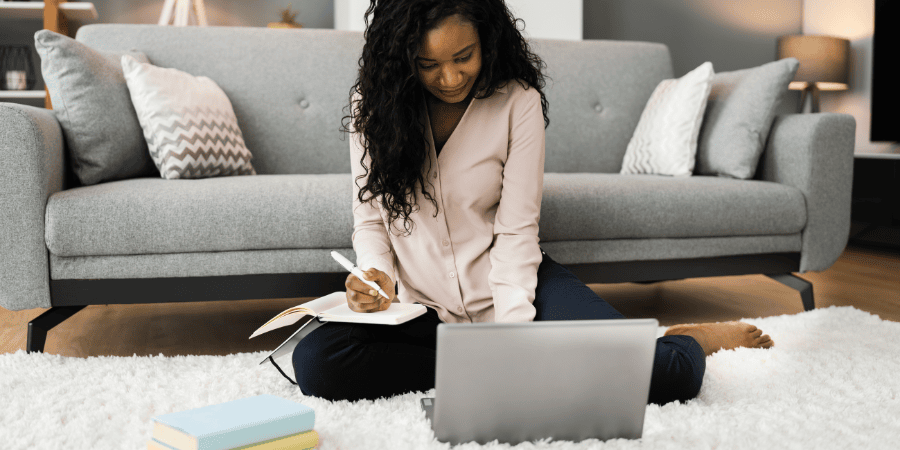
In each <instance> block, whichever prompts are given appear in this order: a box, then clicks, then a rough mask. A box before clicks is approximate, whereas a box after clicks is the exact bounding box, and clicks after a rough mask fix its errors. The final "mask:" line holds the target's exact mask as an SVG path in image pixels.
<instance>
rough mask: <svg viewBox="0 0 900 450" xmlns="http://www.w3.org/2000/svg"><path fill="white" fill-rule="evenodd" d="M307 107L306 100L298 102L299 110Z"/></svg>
mask: <svg viewBox="0 0 900 450" xmlns="http://www.w3.org/2000/svg"><path fill="white" fill-rule="evenodd" d="M308 106H309V102H308V101H306V99H303V100H300V107H301V108H306V107H308Z"/></svg>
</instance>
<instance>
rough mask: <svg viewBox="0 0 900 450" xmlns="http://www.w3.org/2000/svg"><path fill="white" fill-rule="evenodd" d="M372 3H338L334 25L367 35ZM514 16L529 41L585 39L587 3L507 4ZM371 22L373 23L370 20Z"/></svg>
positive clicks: (536, 0) (526, 0)
mask: <svg viewBox="0 0 900 450" xmlns="http://www.w3.org/2000/svg"><path fill="white" fill-rule="evenodd" d="M370 4H371V3H370V1H369V0H335V7H334V13H335V18H334V24H335V28H336V29H338V30H354V31H365V30H366V22H365V20H364V16H365V13H366V9H367V8H368V7H369V5H370ZM506 5H507V6H508V7H509V9H510V10H511V11H512V13H513V16H515V17H516V18H517V19H522V22H519V23H518V24H517V26H518V27H519V29H520V30H521V29H522V23H524V27H525V28H524V30H522V34H523V35H525V37H526V38H527V39H530V38H535V37H537V38H549V39H565V40H570V41H579V40H581V39H582V36H583V31H582V23H583V17H582V10H583V0H553V1H552V2H550V1H547V0H506ZM370 20H371V19H370Z"/></svg>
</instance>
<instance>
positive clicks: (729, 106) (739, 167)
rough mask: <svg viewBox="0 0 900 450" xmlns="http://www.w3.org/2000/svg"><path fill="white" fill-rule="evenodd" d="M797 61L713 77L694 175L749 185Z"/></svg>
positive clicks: (787, 59) (765, 65) (769, 64)
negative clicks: (741, 180) (718, 177)
mask: <svg viewBox="0 0 900 450" xmlns="http://www.w3.org/2000/svg"><path fill="white" fill-rule="evenodd" d="M799 67H800V61H799V60H797V58H784V59H781V60H779V61H773V62H770V63H767V64H763V65H761V66H759V67H754V68H751V69H743V70H736V71H733V72H722V73H717V74H716V75H715V76H713V79H712V88H711V90H710V93H709V99H708V100H707V104H706V112H705V114H704V116H703V124H702V125H701V127H700V137H699V139H698V141H697V161H696V163H697V167H696V169H695V171H694V174H695V175H718V176H720V177H731V178H738V179H743V180H747V179H751V178H753V176H754V175H755V172H756V166H757V165H758V163H759V158H760V156H761V155H762V152H763V150H764V148H765V143H766V138H767V137H768V136H769V129H770V128H771V127H772V122H773V121H774V120H775V112H776V110H777V109H778V106H779V104H780V103H781V102H782V101H783V100H784V98H785V97H786V96H787V93H788V84H790V82H791V80H793V79H794V75H795V74H796V73H797V68H799Z"/></svg>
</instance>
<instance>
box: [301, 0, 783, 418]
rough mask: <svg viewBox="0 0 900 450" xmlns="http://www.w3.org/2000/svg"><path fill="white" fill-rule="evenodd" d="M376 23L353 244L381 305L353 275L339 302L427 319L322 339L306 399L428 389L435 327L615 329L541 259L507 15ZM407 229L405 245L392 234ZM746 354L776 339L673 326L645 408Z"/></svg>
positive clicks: (537, 104) (447, 1)
mask: <svg viewBox="0 0 900 450" xmlns="http://www.w3.org/2000/svg"><path fill="white" fill-rule="evenodd" d="M373 12H374V14H373V15H372V22H371V23H370V24H367V29H366V34H365V41H366V42H365V45H364V48H363V54H362V58H361V68H360V72H359V79H358V82H357V84H356V85H354V87H353V89H351V107H353V106H355V108H354V109H353V110H352V113H353V116H352V119H353V121H352V122H351V125H352V127H351V130H350V132H351V133H353V134H352V138H351V140H350V149H351V158H352V161H351V162H352V172H353V176H354V181H355V182H354V199H353V215H354V232H353V236H352V239H353V247H354V250H355V251H356V254H357V256H358V258H359V259H358V265H359V266H360V268H361V269H363V270H365V277H366V279H368V280H373V281H375V282H377V284H378V285H379V286H380V287H381V288H382V289H383V290H384V291H385V292H386V293H387V294H388V295H389V296H390V299H385V298H382V297H381V296H380V295H378V294H376V292H375V291H373V290H372V289H371V288H370V287H369V286H368V285H366V284H365V283H363V282H362V281H361V280H359V279H358V278H357V277H356V276H354V275H352V274H350V275H349V276H348V277H347V282H346V287H347V303H348V305H349V307H350V308H351V309H353V310H354V311H357V312H376V311H383V310H385V309H388V308H389V307H390V303H391V301H394V300H398V301H401V302H405V303H412V302H418V303H421V304H423V305H425V306H427V313H426V314H424V315H422V316H420V317H418V318H416V319H413V320H411V321H409V322H407V323H404V324H401V325H396V326H384V325H370V324H349V323H331V324H328V325H327V326H323V327H321V328H318V329H316V330H315V331H313V332H312V333H310V334H309V335H308V336H307V337H306V338H305V339H304V340H303V341H301V342H300V344H299V345H297V347H296V348H295V350H294V353H293V365H294V371H295V374H296V376H297V383H298V385H299V387H300V389H301V390H302V391H303V393H305V394H307V395H314V396H318V397H322V398H326V399H329V400H351V401H352V400H359V399H376V398H379V397H390V396H392V395H397V394H402V393H406V392H410V391H427V390H429V389H431V388H433V387H434V369H435V348H436V332H437V326H438V324H440V323H442V322H445V323H458V322H467V323H471V322H492V321H493V322H524V321H532V320H589V319H591V320H593V319H615V318H624V316H623V315H622V314H620V313H619V312H618V311H616V310H615V309H613V308H612V307H611V306H610V305H609V304H607V303H606V302H605V301H603V300H602V299H601V298H600V297H598V296H597V295H596V294H595V293H594V292H593V291H592V290H591V289H590V288H589V287H587V286H586V285H585V284H584V283H581V281H579V280H578V278H577V277H575V276H574V275H573V274H572V273H571V272H569V271H568V270H567V269H566V268H565V267H563V266H561V265H560V264H558V263H556V262H555V261H554V260H553V259H551V258H550V257H549V256H548V255H547V254H546V253H544V252H543V251H542V249H541V248H540V246H539V245H538V220H539V217H540V202H541V195H542V190H543V173H544V129H545V127H546V126H547V125H549V118H548V117H547V109H548V105H547V101H546V98H545V96H544V93H543V92H542V90H541V88H542V87H543V86H544V76H543V75H542V73H541V70H540V68H541V66H542V65H543V62H542V61H541V60H540V58H538V57H537V56H536V55H535V54H533V53H531V52H530V51H529V48H528V45H527V43H526V41H525V40H524V39H523V37H522V35H521V34H520V33H519V31H518V29H517V28H516V19H514V18H513V17H512V15H511V14H510V12H509V11H508V10H507V8H506V5H505V4H504V3H503V1H502V0H395V1H390V2H388V1H385V0H381V1H380V2H379V3H378V4H377V5H376V4H375V3H374V2H373V4H372V5H371V6H370V7H369V10H368V11H367V12H366V15H367V16H368V15H369V14H371V13H373ZM345 118H346V116H345ZM356 130H359V132H356ZM359 180H362V183H359ZM425 181H427V182H428V183H427V184H426V183H425ZM365 192H369V193H370V194H371V195H370V196H369V198H367V199H364V198H363V197H364V195H363V194H364V193H365ZM413 207H415V210H414V208H413ZM422 208H424V210H422ZM401 216H402V218H403V228H404V229H405V231H406V233H405V234H403V233H401V234H395V233H394V230H395V229H399V227H398V226H397V225H399V224H397V223H395V220H396V219H399V218H400V217H401ZM410 223H412V225H413V229H414V230H415V231H414V232H413V231H412V230H411V229H410V226H409V225H410ZM395 281H399V286H400V289H399V295H398V294H397V293H395ZM739 346H745V347H762V348H767V347H771V346H772V340H771V339H770V338H769V337H768V336H767V335H762V331H761V330H757V329H756V327H755V326H753V325H750V324H747V323H743V322H728V323H715V324H702V325H678V326H675V327H671V328H670V329H669V330H668V331H667V332H666V336H663V337H661V338H659V339H657V346H656V356H655V360H654V367H653V375H652V377H651V386H650V398H649V400H650V402H652V403H660V404H661V403H666V402H669V401H673V400H682V401H686V400H688V399H690V398H693V397H695V396H696V395H697V393H698V391H699V390H700V384H701V381H702V379H703V373H704V370H705V358H706V356H708V355H709V354H711V353H712V352H714V351H716V350H719V349H722V348H724V349H732V348H736V347H739ZM585 357H590V355H585Z"/></svg>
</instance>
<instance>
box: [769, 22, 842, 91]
mask: <svg viewBox="0 0 900 450" xmlns="http://www.w3.org/2000/svg"><path fill="white" fill-rule="evenodd" d="M790 57H794V58H797V59H798V60H800V67H799V68H798V69H797V75H796V76H795V77H794V81H792V82H791V84H790V88H791V89H803V88H805V87H806V86H807V85H809V84H811V83H815V84H816V87H818V88H819V89H821V90H823V91H839V90H843V89H847V88H848V86H847V84H848V83H849V79H850V41H849V40H847V39H843V38H837V37H832V36H814V35H792V36H780V37H779V38H778V59H782V58H790Z"/></svg>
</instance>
